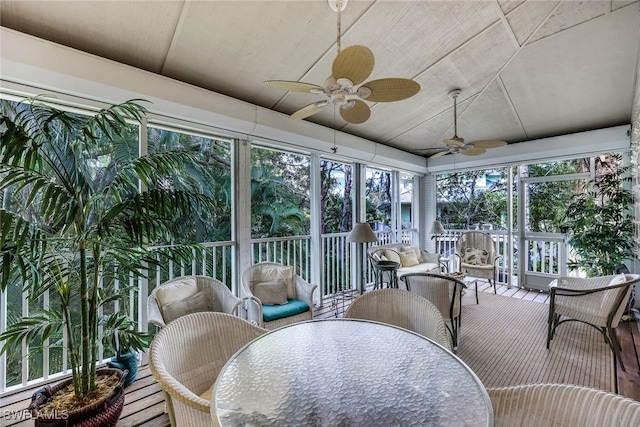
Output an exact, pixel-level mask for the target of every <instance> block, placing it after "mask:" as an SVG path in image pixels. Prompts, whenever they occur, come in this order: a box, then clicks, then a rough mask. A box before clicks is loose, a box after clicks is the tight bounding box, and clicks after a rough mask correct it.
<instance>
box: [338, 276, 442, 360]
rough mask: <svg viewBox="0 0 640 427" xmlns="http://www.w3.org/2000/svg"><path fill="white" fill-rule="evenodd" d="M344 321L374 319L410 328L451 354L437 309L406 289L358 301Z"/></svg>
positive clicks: (367, 295)
mask: <svg viewBox="0 0 640 427" xmlns="http://www.w3.org/2000/svg"><path fill="white" fill-rule="evenodd" d="M344 317H345V318H351V319H364V320H374V321H377V322H382V323H387V324H389V325H394V326H398V327H401V328H404V329H408V330H410V331H413V332H415V333H417V334H420V335H422V336H424V337H426V338H429V339H431V340H433V341H435V342H437V343H438V344H440V345H441V346H443V347H444V348H446V349H447V350H449V351H452V345H451V341H450V340H449V335H448V334H447V328H446V325H445V322H444V319H443V318H442V314H440V311H439V310H438V308H437V307H436V306H435V305H433V304H432V303H431V302H429V301H428V300H427V299H426V298H423V297H421V296H419V295H416V294H414V293H411V292H407V291H405V290H403V289H389V288H387V289H377V290H374V291H370V292H367V293H365V294H363V295H361V296H359V297H358V298H356V299H355V300H354V301H353V302H352V303H351V305H350V306H349V308H348V309H347V311H346V313H345V314H344Z"/></svg>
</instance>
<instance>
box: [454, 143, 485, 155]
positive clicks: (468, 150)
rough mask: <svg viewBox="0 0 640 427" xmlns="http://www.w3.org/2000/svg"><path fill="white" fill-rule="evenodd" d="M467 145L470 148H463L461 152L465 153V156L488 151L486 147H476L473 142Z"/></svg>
mask: <svg viewBox="0 0 640 427" xmlns="http://www.w3.org/2000/svg"><path fill="white" fill-rule="evenodd" d="M467 147H468V148H463V149H462V150H460V153H461V154H464V155H465V156H479V155H480V154H484V153H486V152H487V149H486V148H481V147H474V146H473V145H471V144H468V145H467Z"/></svg>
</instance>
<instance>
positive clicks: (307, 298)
mask: <svg viewBox="0 0 640 427" xmlns="http://www.w3.org/2000/svg"><path fill="white" fill-rule="evenodd" d="M317 287H318V285H312V284H311V283H309V282H307V281H306V280H304V279H302V278H301V277H300V276H296V295H297V296H298V299H299V300H300V301H304V302H306V303H307V304H309V308H310V309H311V311H313V293H314V292H315V290H316V288H317Z"/></svg>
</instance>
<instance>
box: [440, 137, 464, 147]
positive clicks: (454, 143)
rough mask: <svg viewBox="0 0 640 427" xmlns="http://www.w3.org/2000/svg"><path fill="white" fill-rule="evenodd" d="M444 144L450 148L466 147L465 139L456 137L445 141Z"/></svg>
mask: <svg viewBox="0 0 640 427" xmlns="http://www.w3.org/2000/svg"><path fill="white" fill-rule="evenodd" d="M444 143H445V144H446V145H448V146H450V147H464V138H460V137H457V136H454V137H453V138H451V139H445V140H444Z"/></svg>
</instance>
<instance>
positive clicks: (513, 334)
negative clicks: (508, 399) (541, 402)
mask: <svg viewBox="0 0 640 427" xmlns="http://www.w3.org/2000/svg"><path fill="white" fill-rule="evenodd" d="M479 297H480V304H478V305H476V303H475V295H474V292H467V294H466V295H465V296H464V297H463V299H462V304H463V307H462V326H461V328H460V332H461V335H460V346H459V349H458V356H459V357H460V358H461V359H462V360H464V361H465V363H467V365H469V367H470V368H471V369H472V370H473V371H474V372H475V373H476V374H477V375H478V377H479V378H480V380H481V381H482V383H483V384H484V385H485V387H487V388H493V387H506V386H512V385H519V384H534V383H562V384H576V385H583V386H588V387H594V388H598V389H601V390H607V391H611V392H615V391H616V385H615V384H616V374H615V367H614V361H613V354H612V352H611V350H610V349H609V347H608V346H607V345H606V344H605V342H604V340H603V338H602V335H601V334H600V333H599V332H598V331H597V330H596V329H595V328H592V327H590V326H587V325H584V324H581V323H578V322H568V323H565V324H562V325H560V327H559V328H558V329H557V331H556V335H555V337H554V338H553V341H551V346H550V347H551V348H550V349H549V350H547V348H546V340H547V316H548V314H549V306H548V305H547V304H543V303H538V302H533V301H527V300H521V299H517V298H510V297H503V296H500V295H494V294H489V293H484V292H481V293H480V295H479Z"/></svg>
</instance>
